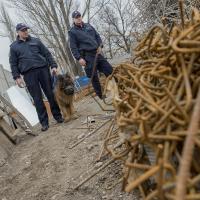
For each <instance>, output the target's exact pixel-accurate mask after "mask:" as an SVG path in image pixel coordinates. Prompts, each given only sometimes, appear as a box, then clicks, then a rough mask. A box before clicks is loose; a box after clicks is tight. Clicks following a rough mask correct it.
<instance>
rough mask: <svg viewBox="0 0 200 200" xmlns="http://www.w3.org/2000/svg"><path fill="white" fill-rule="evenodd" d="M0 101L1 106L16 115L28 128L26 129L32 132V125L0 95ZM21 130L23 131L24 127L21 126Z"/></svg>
mask: <svg viewBox="0 0 200 200" xmlns="http://www.w3.org/2000/svg"><path fill="white" fill-rule="evenodd" d="M0 101H2V103H3V104H5V105H6V106H8V107H9V109H11V110H12V111H11V112H12V113H13V112H14V113H16V115H17V116H18V117H19V118H20V119H21V120H23V121H24V122H25V123H26V125H27V126H28V128H29V129H30V130H31V131H32V129H33V127H32V125H31V124H30V123H29V121H28V120H27V119H26V118H25V117H24V116H23V115H22V114H21V113H20V112H19V111H18V110H17V109H16V108H15V107H14V106H13V105H12V104H11V103H10V102H9V101H8V100H6V99H5V98H4V97H3V96H2V95H0ZM7 114H8V115H10V113H7ZM21 128H22V129H24V126H23V125H21Z"/></svg>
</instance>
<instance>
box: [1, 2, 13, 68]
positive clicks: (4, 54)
mask: <svg viewBox="0 0 200 200" xmlns="http://www.w3.org/2000/svg"><path fill="white" fill-rule="evenodd" d="M4 1H5V0H0V4H1V3H3V2H4ZM8 12H9V14H10V16H13V17H14V16H15V11H14V10H13V9H8ZM2 29H3V26H2V24H0V30H2ZM9 46H10V40H9V39H8V38H5V37H0V64H2V65H3V67H4V68H5V69H8V70H10V66H9V60H8V59H9V58H8V56H9Z"/></svg>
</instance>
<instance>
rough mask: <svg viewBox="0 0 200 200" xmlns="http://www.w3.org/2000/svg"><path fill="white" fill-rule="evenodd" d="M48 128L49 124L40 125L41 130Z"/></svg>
mask: <svg viewBox="0 0 200 200" xmlns="http://www.w3.org/2000/svg"><path fill="white" fill-rule="evenodd" d="M48 128H49V125H42V128H41V131H47V130H48Z"/></svg>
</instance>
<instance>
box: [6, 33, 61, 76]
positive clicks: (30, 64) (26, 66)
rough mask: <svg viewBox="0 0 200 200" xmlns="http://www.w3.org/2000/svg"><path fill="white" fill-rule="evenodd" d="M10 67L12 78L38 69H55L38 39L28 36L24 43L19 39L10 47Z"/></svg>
mask: <svg viewBox="0 0 200 200" xmlns="http://www.w3.org/2000/svg"><path fill="white" fill-rule="evenodd" d="M9 61H10V66H11V71H12V75H13V78H14V79H16V78H18V77H20V74H22V75H23V74H25V73H26V72H28V71H29V70H32V69H36V68H39V67H48V66H51V68H53V67H57V64H56V63H55V61H54V59H53V57H52V55H51V53H50V52H49V50H48V49H47V48H46V47H45V46H44V44H43V43H42V42H41V41H40V40H39V39H38V38H34V37H31V36H29V37H28V38H27V40H26V41H23V40H20V39H19V37H18V38H17V40H16V41H15V42H13V43H12V44H11V45H10V57H9Z"/></svg>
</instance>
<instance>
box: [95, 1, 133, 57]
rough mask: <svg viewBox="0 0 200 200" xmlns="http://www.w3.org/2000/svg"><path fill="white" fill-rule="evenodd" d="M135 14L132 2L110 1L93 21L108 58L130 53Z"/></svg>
mask: <svg viewBox="0 0 200 200" xmlns="http://www.w3.org/2000/svg"><path fill="white" fill-rule="evenodd" d="M100 2H101V1H100ZM136 14H137V13H136V10H135V7H134V0H123V1H121V0H110V1H109V2H107V4H106V5H104V6H103V8H102V10H101V12H100V13H99V17H98V19H96V20H94V22H95V24H97V26H99V31H100V33H101V35H102V38H103V40H104V43H105V44H106V45H105V49H106V50H105V52H106V54H107V55H108V56H109V57H110V58H112V57H113V55H115V54H118V53H122V52H126V53H130V50H131V42H132V41H133V39H134V38H133V37H132V33H133V32H134V31H135V30H136Z"/></svg>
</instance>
